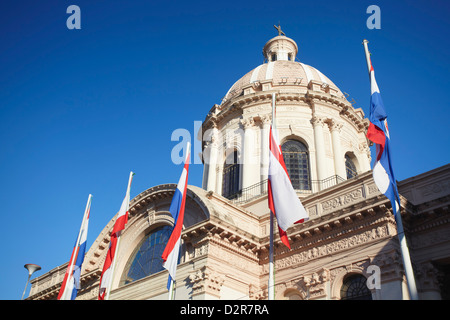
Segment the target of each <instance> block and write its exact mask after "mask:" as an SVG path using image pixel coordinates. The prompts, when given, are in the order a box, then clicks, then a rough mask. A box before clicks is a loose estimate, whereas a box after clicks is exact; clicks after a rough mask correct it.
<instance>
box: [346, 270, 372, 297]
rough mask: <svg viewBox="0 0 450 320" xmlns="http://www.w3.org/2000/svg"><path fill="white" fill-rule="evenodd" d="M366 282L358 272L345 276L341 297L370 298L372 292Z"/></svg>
mask: <svg viewBox="0 0 450 320" xmlns="http://www.w3.org/2000/svg"><path fill="white" fill-rule="evenodd" d="M366 282H367V279H366V278H365V277H364V276H363V275H360V274H354V275H351V276H349V277H347V278H345V279H344V283H343V284H342V288H341V299H342V300H372V293H371V292H370V290H369V288H368V287H367V284H366Z"/></svg>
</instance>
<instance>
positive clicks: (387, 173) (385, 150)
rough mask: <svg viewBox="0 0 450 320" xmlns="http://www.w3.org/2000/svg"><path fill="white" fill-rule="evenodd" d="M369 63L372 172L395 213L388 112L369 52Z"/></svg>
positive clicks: (396, 200)
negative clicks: (373, 162)
mask: <svg viewBox="0 0 450 320" xmlns="http://www.w3.org/2000/svg"><path fill="white" fill-rule="evenodd" d="M367 63H368V67H369V72H370V91H371V95H370V114H369V121H370V123H369V129H368V130H367V138H368V139H369V140H370V141H372V142H373V143H375V145H376V161H375V164H374V166H373V170H372V174H373V179H374V181H375V184H376V186H377V187H378V190H380V192H381V193H382V194H384V195H385V196H386V197H387V198H388V199H389V200H390V202H391V204H392V210H393V213H394V215H397V212H398V211H399V203H400V200H399V195H398V190H397V182H396V180H395V176H394V171H393V169H392V161H391V155H390V141H391V139H390V135H389V127H388V123H387V114H386V111H385V109H384V105H383V100H382V99H381V95H380V89H379V88H378V85H377V82H376V80H375V71H374V69H373V66H372V62H371V60H370V56H369V54H367Z"/></svg>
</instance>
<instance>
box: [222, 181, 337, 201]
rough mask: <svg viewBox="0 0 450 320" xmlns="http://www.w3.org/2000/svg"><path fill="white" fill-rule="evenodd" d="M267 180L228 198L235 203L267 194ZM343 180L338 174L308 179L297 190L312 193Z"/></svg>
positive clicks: (302, 192)
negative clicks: (324, 177) (318, 178)
mask: <svg viewBox="0 0 450 320" xmlns="http://www.w3.org/2000/svg"><path fill="white" fill-rule="evenodd" d="M267 181H268V180H267V179H266V180H263V181H261V182H258V183H256V184H254V185H251V186H249V187H247V188H244V189H242V190H240V191H238V192H236V193H234V194H232V195H230V196H228V197H227V199H229V200H231V201H232V202H234V203H243V202H248V201H250V200H252V199H254V198H257V197H259V196H262V195H265V194H267ZM342 181H345V179H343V178H341V177H340V176H338V175H334V176H331V177H328V178H326V179H323V180H308V181H304V183H302V182H301V183H300V185H302V186H305V188H304V189H295V191H296V192H297V193H301V194H312V193H315V192H319V191H321V190H324V189H327V188H330V187H333V186H335V185H337V184H338V183H340V182H342Z"/></svg>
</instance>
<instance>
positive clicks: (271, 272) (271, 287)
mask: <svg viewBox="0 0 450 320" xmlns="http://www.w3.org/2000/svg"><path fill="white" fill-rule="evenodd" d="M275 96H276V94H275V92H274V93H272V132H273V134H275V132H274V127H275V128H276V123H275ZM269 215H270V243H269V283H268V288H267V290H268V298H269V300H274V299H275V270H274V264H273V223H274V219H273V212H272V211H270V210H269Z"/></svg>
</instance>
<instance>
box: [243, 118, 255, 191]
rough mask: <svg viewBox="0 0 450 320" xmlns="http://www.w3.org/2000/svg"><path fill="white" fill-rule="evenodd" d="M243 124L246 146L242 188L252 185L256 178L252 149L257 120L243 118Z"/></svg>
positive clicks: (244, 149) (244, 143)
mask: <svg viewBox="0 0 450 320" xmlns="http://www.w3.org/2000/svg"><path fill="white" fill-rule="evenodd" d="M241 124H242V126H243V127H244V137H243V139H244V141H243V142H242V145H243V146H244V148H243V150H242V152H243V154H242V155H241V156H242V159H243V161H242V189H244V188H247V187H249V186H251V185H252V184H253V183H252V182H253V181H252V180H254V178H252V171H253V170H252V169H253V165H254V163H253V162H254V159H253V155H252V151H253V147H254V144H253V138H254V136H253V132H252V130H253V127H254V125H255V122H254V120H253V118H247V119H243V120H241Z"/></svg>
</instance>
